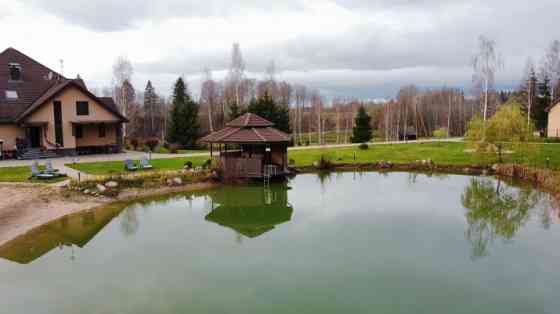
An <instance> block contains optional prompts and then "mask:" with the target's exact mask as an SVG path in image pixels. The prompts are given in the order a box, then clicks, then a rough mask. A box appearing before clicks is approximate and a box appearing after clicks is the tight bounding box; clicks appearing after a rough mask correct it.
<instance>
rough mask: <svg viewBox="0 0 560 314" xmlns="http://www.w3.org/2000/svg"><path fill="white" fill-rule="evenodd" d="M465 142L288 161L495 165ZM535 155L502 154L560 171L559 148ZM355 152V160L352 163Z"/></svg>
mask: <svg viewBox="0 0 560 314" xmlns="http://www.w3.org/2000/svg"><path fill="white" fill-rule="evenodd" d="M467 149H468V145H467V144H466V143H462V142H458V143H413V144H394V145H370V146H369V149H367V150H360V149H359V148H358V147H347V148H324V149H321V148H319V149H311V150H293V151H290V152H289V157H288V158H289V159H293V160H294V161H295V165H296V166H299V167H303V166H311V165H313V163H314V162H315V161H318V160H319V159H320V158H321V155H322V154H324V155H325V156H327V158H328V159H329V160H330V161H331V162H333V163H335V164H336V163H340V164H352V163H371V162H376V161H381V160H384V161H391V162H393V163H411V162H415V161H420V160H428V159H431V160H432V161H433V162H434V163H436V164H441V165H454V166H477V165H491V164H494V163H497V162H498V157H497V155H495V154H485V155H482V156H481V155H480V154H474V153H470V152H467V151H466V150H467ZM534 149H535V150H536V152H537V153H535V154H533V155H532V156H531V157H530V158H527V157H525V156H523V155H522V154H521V153H518V152H516V153H513V154H505V155H504V156H503V162H504V163H520V164H527V165H530V166H535V167H541V168H542V167H546V165H547V161H546V160H547V157H548V158H549V159H550V161H549V165H550V168H554V169H560V145H535V146H534ZM354 153H355V154H356V159H355V160H354Z"/></svg>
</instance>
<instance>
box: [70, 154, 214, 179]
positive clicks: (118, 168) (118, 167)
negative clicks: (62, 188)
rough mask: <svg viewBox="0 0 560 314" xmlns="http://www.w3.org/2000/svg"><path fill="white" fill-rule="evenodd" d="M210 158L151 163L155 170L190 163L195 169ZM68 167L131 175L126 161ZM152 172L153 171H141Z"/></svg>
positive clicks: (99, 173) (181, 166) (186, 158)
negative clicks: (125, 164) (125, 167)
mask: <svg viewBox="0 0 560 314" xmlns="http://www.w3.org/2000/svg"><path fill="white" fill-rule="evenodd" d="M208 158H209V157H205V156H198V157H181V158H167V159H153V160H152V161H151V162H150V163H151V164H152V165H153V166H154V169H153V170H180V169H183V167H184V166H185V163H186V162H187V161H190V162H192V163H193V167H197V166H202V165H203V164H204V162H205V161H206V160H208ZM66 166H67V167H70V168H73V169H76V170H78V171H81V172H84V173H88V174H92V175H117V174H123V173H130V172H129V171H126V170H125V169H124V161H101V162H90V163H77V164H66ZM140 171H151V170H140Z"/></svg>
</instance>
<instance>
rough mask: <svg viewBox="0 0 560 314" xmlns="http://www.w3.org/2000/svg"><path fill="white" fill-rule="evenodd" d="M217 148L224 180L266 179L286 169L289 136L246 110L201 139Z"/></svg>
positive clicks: (279, 174)
mask: <svg viewBox="0 0 560 314" xmlns="http://www.w3.org/2000/svg"><path fill="white" fill-rule="evenodd" d="M201 142H202V143H207V144H210V155H211V156H213V154H214V148H215V147H214V145H217V148H218V150H219V152H220V157H219V160H220V164H221V168H222V171H223V174H224V178H225V179H226V180H230V179H261V178H265V179H268V178H270V177H282V176H285V175H288V174H289V171H288V144H289V142H290V136H289V135H288V134H286V133H284V132H282V131H280V130H278V129H276V128H274V123H272V122H270V121H268V120H266V119H264V118H262V117H260V116H258V115H255V114H252V113H246V114H244V115H242V116H241V117H239V118H237V119H234V120H233V121H231V122H229V123H227V124H226V127H225V128H224V129H222V130H219V131H217V132H214V133H211V134H209V135H207V136H206V137H204V138H202V139H201Z"/></svg>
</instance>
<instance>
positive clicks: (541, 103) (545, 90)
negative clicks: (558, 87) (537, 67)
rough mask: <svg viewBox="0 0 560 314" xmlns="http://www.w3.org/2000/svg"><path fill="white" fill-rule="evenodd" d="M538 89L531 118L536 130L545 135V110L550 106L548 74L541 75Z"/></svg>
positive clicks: (546, 124) (546, 121)
mask: <svg viewBox="0 0 560 314" xmlns="http://www.w3.org/2000/svg"><path fill="white" fill-rule="evenodd" d="M538 89H539V91H538V92H539V95H538V98H537V101H536V104H535V105H536V106H535V110H534V111H533V112H534V113H533V117H534V119H535V124H536V127H537V130H539V132H541V134H545V133H544V132H545V130H546V128H547V126H548V114H547V112H546V109H547V108H548V107H549V106H550V78H549V77H548V74H544V75H543V79H542V82H540V84H539V88H538Z"/></svg>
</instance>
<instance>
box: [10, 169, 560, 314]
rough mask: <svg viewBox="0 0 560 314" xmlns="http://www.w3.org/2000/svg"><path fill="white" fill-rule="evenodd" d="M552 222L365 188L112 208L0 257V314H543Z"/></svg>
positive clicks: (39, 234)
mask: <svg viewBox="0 0 560 314" xmlns="http://www.w3.org/2000/svg"><path fill="white" fill-rule="evenodd" d="M556 208H557V207H556V205H555V203H554V202H553V201H552V200H551V198H550V197H549V196H548V195H547V194H545V193H541V192H539V191H537V190H534V189H532V188H530V187H526V186H517V185H512V184H508V183H505V182H503V181H498V180H496V179H494V178H486V177H469V176H455V175H450V176H427V175H422V174H410V173H388V174H381V173H375V172H365V173H334V174H330V175H315V174H309V175H307V174H306V175H299V176H297V177H295V178H294V179H292V180H291V181H290V182H288V183H287V184H282V185H273V186H271V187H270V188H268V189H265V188H264V187H263V186H262V185H255V186H238V187H230V186H227V187H222V188H218V189H214V190H210V191H206V192H199V193H194V194H185V195H176V196H172V197H167V198H161V199H152V200H149V201H141V202H137V203H133V204H128V205H114V206H110V207H107V208H103V209H98V210H95V211H90V212H86V213H82V214H77V215H72V216H68V217H65V218H63V219H60V220H58V221H54V222H52V223H49V224H47V225H45V226H42V227H40V228H37V229H35V230H33V231H32V232H30V233H28V234H26V235H24V236H21V237H19V238H17V239H14V240H13V241H11V242H9V243H7V244H5V245H4V246H2V247H0V278H1V280H0V295H1V300H2V306H1V307H0V312H2V313H10V314H19V313H57V314H62V313H135V314H138V313H465V314H473V313H493V314H495V313H508V314H511V313H523V314H526V313H558V311H559V309H560V298H558V292H559V291H560V245H559V243H560V228H559V226H558V216H559V213H558V210H557V209H556Z"/></svg>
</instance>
